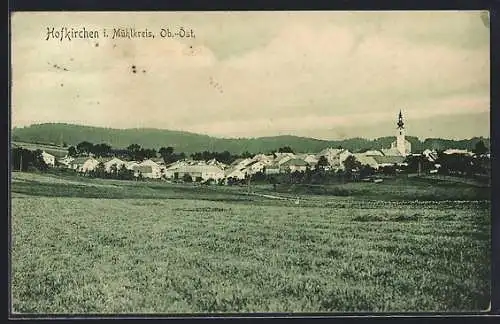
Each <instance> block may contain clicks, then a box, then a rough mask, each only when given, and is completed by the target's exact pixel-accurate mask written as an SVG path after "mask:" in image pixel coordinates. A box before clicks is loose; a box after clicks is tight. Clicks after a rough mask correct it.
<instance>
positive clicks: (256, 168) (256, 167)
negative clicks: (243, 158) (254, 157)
mask: <svg viewBox="0 0 500 324" xmlns="http://www.w3.org/2000/svg"><path fill="white" fill-rule="evenodd" d="M266 165H267V163H264V162H262V161H253V162H250V164H248V165H246V166H245V168H244V169H245V170H246V173H249V174H256V173H257V172H263V171H264V168H265V167H266Z"/></svg>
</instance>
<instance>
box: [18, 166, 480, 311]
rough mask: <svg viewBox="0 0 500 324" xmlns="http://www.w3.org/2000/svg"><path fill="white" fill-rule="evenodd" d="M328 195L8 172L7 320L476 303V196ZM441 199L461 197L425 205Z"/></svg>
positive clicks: (364, 188)
mask: <svg viewBox="0 0 500 324" xmlns="http://www.w3.org/2000/svg"><path fill="white" fill-rule="evenodd" d="M339 187H340V188H341V189H345V190H347V194H346V195H342V196H334V195H329V194H328V192H326V193H325V192H322V193H321V194H314V195H306V194H301V195H300V202H299V204H296V203H295V201H294V200H276V199H269V198H265V197H262V196H253V195H247V194H246V189H245V188H238V187H235V188H231V187H209V186H194V185H174V184H166V183H153V182H151V183H147V182H135V181H114V180H99V179H86V178H79V177H71V176H56V175H42V174H28V173H18V172H15V173H13V175H12V281H11V282H12V296H13V311H14V312H18V313H86V312H93V313H122V312H126V313H135V312H141V313H156V312H164V313H165V312H168V313H181V312H182V313H186V312H189V313H197V312H330V311H333V312H349V311H370V312H376V311H391V312H392V311H394V312H396V311H397V312H399V311H477V310H484V309H486V308H487V306H488V303H489V294H490V292H489V290H490V203H489V201H488V200H483V198H484V197H485V192H484V189H480V188H473V187H466V186H465V185H464V186H455V187H454V189H450V188H449V187H447V185H446V184H441V183H437V182H436V183H433V185H432V186H428V184H425V185H424V184H422V183H421V182H418V181H416V182H408V181H407V180H406V182H398V181H395V182H392V183H390V182H388V183H383V184H365V183H363V184H361V183H360V184H347V185H343V186H339ZM423 188H428V190H427V191H426V190H425V189H423ZM471 188H473V189H471ZM255 190H256V191H260V192H262V193H270V192H272V190H271V189H270V188H268V186H260V187H256V188H255ZM429 191H430V192H429ZM442 191H443V192H444V191H446V192H448V196H447V198H453V195H454V194H456V195H458V196H459V198H460V199H458V200H461V201H460V202H453V201H437V200H431V197H432V194H434V195H436V194H439V193H440V192H442ZM450 192H451V193H450ZM464 192H466V193H465V194H464ZM398 193H399V196H398ZM273 194H274V195H281V196H287V195H288V196H293V197H295V196H296V195H297V194H296V191H293V190H288V191H287V192H277V193H276V192H274V193H273ZM363 195H366V199H364V198H363ZM410 196H411V197H413V198H409V197H410ZM98 198H99V199H98ZM418 198H420V199H419V200H418V201H415V199H418ZM448 200H452V199H448Z"/></svg>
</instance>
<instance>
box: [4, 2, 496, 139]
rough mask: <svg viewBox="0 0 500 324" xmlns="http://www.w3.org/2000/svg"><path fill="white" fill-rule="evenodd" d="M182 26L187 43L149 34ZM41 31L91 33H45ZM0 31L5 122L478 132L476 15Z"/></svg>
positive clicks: (481, 132) (484, 116)
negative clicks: (68, 36) (7, 42)
mask: <svg viewBox="0 0 500 324" xmlns="http://www.w3.org/2000/svg"><path fill="white" fill-rule="evenodd" d="M180 26H182V27H184V28H185V29H186V30H190V29H192V30H193V31H194V34H195V38H170V39H169V38H162V37H161V36H160V31H161V29H162V28H165V29H166V28H169V29H170V30H172V31H176V30H177V29H178V28H179V27H180ZM47 27H49V28H52V27H54V28H55V30H60V29H61V28H62V27H68V28H74V29H75V30H79V29H81V28H83V27H85V28H86V29H87V30H98V31H99V33H100V35H99V36H100V38H99V39H73V40H71V41H68V40H63V41H59V40H54V39H49V40H45V39H46V36H47ZM104 28H106V29H107V33H108V34H112V30H113V28H136V29H137V30H145V29H147V30H149V31H151V32H153V33H154V34H155V38H149V39H144V38H141V39H112V37H111V36H112V35H109V36H110V37H108V38H105V37H103V34H102V30H103V29H104ZM11 34H12V59H11V61H12V75H13V78H12V126H17V127H20V126H27V125H30V124H35V123H44V122H66V123H75V124H84V125H92V126H104V127H112V128H136V127H150V128H162V129H172V130H185V131H191V132H197V133H203V134H209V135H214V136H219V137H258V136H273V135H283V134H292V135H299V136H309V137H315V138H323V139H340V138H347V137H367V138H373V137H378V136H388V135H393V134H394V132H395V123H396V117H397V114H398V112H399V110H400V109H402V110H403V114H404V116H405V119H406V125H407V133H408V135H413V136H418V137H421V138H426V137H447V138H469V137H472V136H489V131H490V128H489V123H490V120H489V109H490V67H489V66H490V60H489V47H490V40H489V28H488V24H487V23H485V19H484V16H482V14H481V13H480V12H473V11H469V12H395V11H392V12H239V13H238V12H205V13H202V12H195V13H188V12H178V13H160V12H154V13H55V12H51V13H15V14H14V15H13V17H12V30H11ZM132 66H135V73H134V72H133V71H134V70H133V68H132Z"/></svg>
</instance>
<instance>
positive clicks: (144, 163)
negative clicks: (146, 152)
mask: <svg viewBox="0 0 500 324" xmlns="http://www.w3.org/2000/svg"><path fill="white" fill-rule="evenodd" d="M139 165H141V166H154V167H160V165H158V163H156V162H155V161H153V160H151V159H147V160H144V161H142V162H141V163H139Z"/></svg>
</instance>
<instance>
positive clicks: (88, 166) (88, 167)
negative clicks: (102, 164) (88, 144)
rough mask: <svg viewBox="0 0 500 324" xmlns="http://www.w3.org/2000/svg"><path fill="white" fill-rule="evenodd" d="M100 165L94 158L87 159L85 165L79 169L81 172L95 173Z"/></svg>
mask: <svg viewBox="0 0 500 324" xmlns="http://www.w3.org/2000/svg"><path fill="white" fill-rule="evenodd" d="M98 165H99V161H98V160H97V159H95V158H93V157H90V158H87V159H86V160H85V162H84V163H83V165H82V166H81V167H80V168H79V169H78V171H80V172H90V171H94V170H95V169H96V168H97V166H98Z"/></svg>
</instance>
